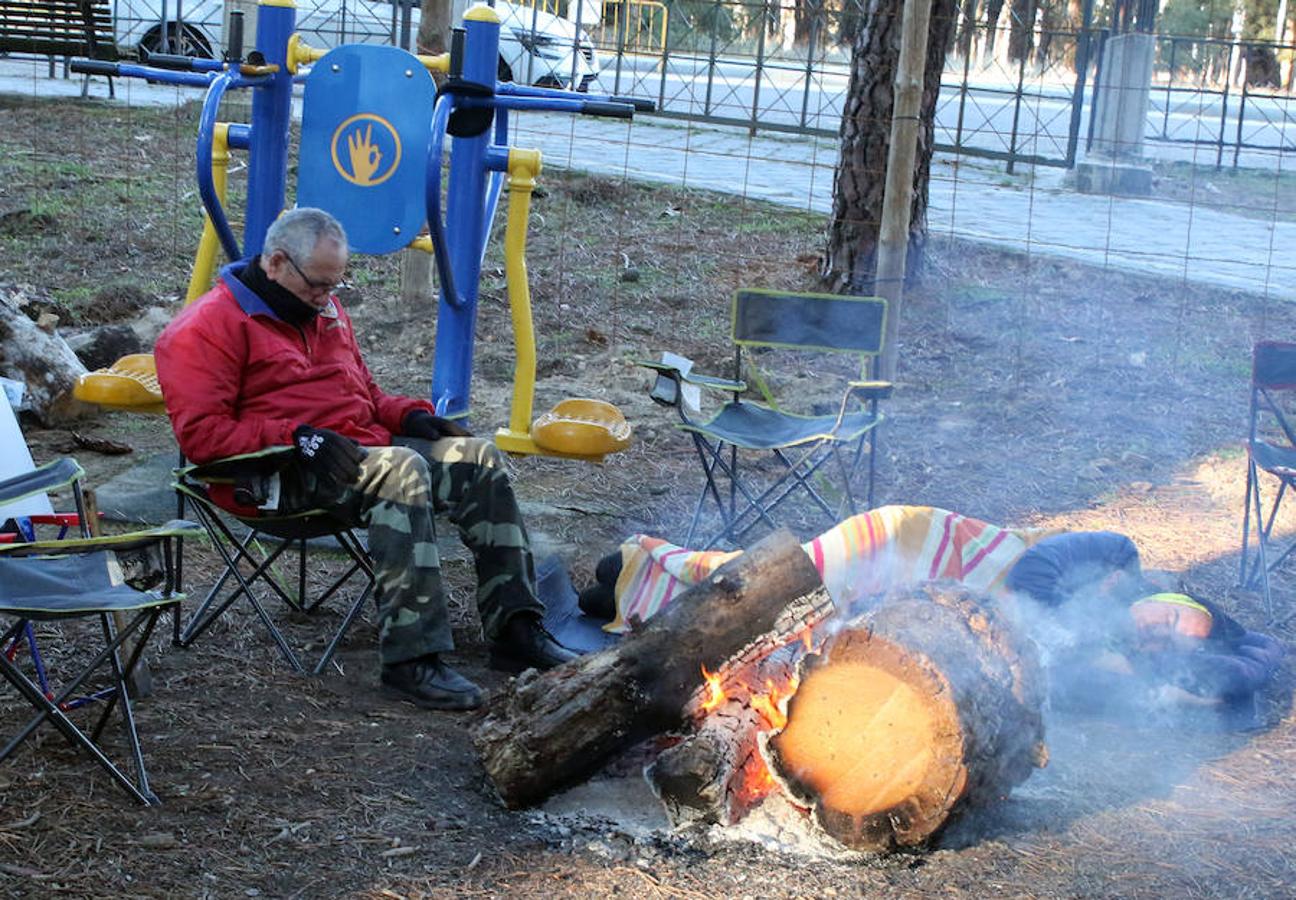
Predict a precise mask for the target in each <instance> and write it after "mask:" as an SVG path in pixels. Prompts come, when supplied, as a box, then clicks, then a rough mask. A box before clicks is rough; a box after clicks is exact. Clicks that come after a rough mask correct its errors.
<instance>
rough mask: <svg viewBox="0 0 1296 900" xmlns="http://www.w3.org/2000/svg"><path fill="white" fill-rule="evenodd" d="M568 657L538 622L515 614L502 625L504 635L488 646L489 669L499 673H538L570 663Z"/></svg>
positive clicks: (568, 653) (566, 650) (525, 615)
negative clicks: (528, 670)
mask: <svg viewBox="0 0 1296 900" xmlns="http://www.w3.org/2000/svg"><path fill="white" fill-rule="evenodd" d="M577 655H578V654H576V653H572V652H571V651H570V650H568V649H567V648H566V647H564V646H563V645H562V644H560V643H558V642H557V641H555V640H554V638H553V635H551V634H550V633H549V632H547V631H545V630H544V626H543V625H541V624H540V618H539V617H538V616H536V615H534V614H531V613H518V614H517V615H515V616H513V617H511V618H510V619H509V620H508V621H507V622H505V623H504V634H503V635H501V636H500V638H499V639H498V640H496V641H495V643H493V644H492V645H491V650H490V666H491V668H492V669H498V670H499V671H502V672H521V671H523V670H524V669H539V670H541V671H542V672H543V671H545V670H546V669H552V668H553V667H554V666H561V665H562V664H563V663H565V662H567V661H568V660H573V659H575V658H576V657H577Z"/></svg>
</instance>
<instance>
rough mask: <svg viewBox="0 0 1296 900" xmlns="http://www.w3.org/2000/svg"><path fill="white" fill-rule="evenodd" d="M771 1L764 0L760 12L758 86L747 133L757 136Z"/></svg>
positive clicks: (756, 86)
mask: <svg viewBox="0 0 1296 900" xmlns="http://www.w3.org/2000/svg"><path fill="white" fill-rule="evenodd" d="M769 5H770V0H764V2H763V3H762V4H761V11H760V36H759V37H758V38H757V39H756V84H755V85H754V86H753V88H752V112H751V126H750V127H749V128H748V129H747V133H748V134H749V135H751V136H752V137H755V136H756V123H757V122H759V121H760V95H761V81H763V80H764V78H765V30H766V28H767V27H768V26H769Z"/></svg>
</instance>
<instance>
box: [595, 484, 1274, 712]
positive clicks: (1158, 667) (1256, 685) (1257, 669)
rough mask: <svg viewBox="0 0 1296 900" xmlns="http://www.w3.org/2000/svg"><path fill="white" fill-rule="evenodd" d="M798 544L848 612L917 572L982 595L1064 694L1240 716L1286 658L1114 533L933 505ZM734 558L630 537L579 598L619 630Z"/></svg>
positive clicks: (853, 522)
mask: <svg viewBox="0 0 1296 900" xmlns="http://www.w3.org/2000/svg"><path fill="white" fill-rule="evenodd" d="M802 546H803V549H805V551H806V553H807V555H809V556H810V558H811V559H812V560H813V561H814V563H815V565H816V567H817V568H818V570H819V573H820V577H821V578H822V579H823V581H824V584H825V586H826V587H827V589H828V592H829V594H830V595H831V596H832V598H833V602H834V605H835V606H836V607H837V609H838V610H841V611H842V613H843V614H844V615H854V614H856V613H858V612H861V611H863V610H865V609H867V608H868V605H869V604H870V603H871V602H873V599H874V598H876V597H878V596H880V595H882V594H884V593H885V592H886V591H888V590H890V589H893V588H897V587H903V586H905V585H913V584H918V583H920V582H922V581H934V580H942V579H948V580H953V581H958V582H960V583H962V584H964V585H966V586H967V587H969V588H972V589H973V590H977V591H980V592H983V593H985V594H987V595H988V596H989V597H990V598H991V599H993V600H994V602H995V604H996V606H997V607H998V608H1000V609H1001V610H1002V611H1003V612H1004V613H1005V614H1006V615H1008V616H1010V617H1011V618H1013V619H1014V620H1015V621H1017V622H1019V623H1020V625H1021V627H1023V628H1024V629H1026V630H1027V631H1028V632H1029V633H1030V634H1031V635H1032V637H1034V638H1035V640H1036V642H1037V644H1039V645H1040V647H1041V651H1042V654H1043V656H1044V661H1045V663H1046V665H1047V666H1048V668H1049V669H1050V671H1051V672H1053V673H1055V676H1057V677H1055V678H1054V682H1055V684H1057V685H1059V686H1060V687H1061V688H1062V689H1063V691H1064V692H1065V690H1067V689H1069V688H1070V687H1071V686H1073V685H1074V686H1075V688H1076V689H1077V690H1080V691H1083V692H1085V693H1088V694H1094V693H1101V692H1102V690H1103V688H1100V687H1099V686H1100V685H1105V686H1106V687H1107V688H1111V687H1112V685H1113V684H1121V683H1123V684H1125V685H1126V686H1127V690H1126V693H1127V694H1129V695H1131V696H1132V695H1135V694H1138V695H1139V696H1140V698H1141V700H1145V701H1147V702H1155V703H1157V704H1165V703H1168V702H1179V703H1182V704H1184V705H1202V706H1207V707H1214V708H1218V709H1220V710H1222V711H1226V712H1229V713H1232V712H1238V721H1239V722H1240V723H1241V722H1243V720H1244V719H1245V715H1244V713H1245V711H1246V710H1247V709H1248V708H1249V707H1250V706H1253V703H1254V698H1255V696H1256V692H1257V691H1259V690H1260V689H1261V688H1262V687H1263V686H1264V685H1265V684H1267V683H1268V682H1269V681H1270V680H1271V678H1272V677H1273V675H1274V673H1275V671H1276V669H1277V666H1278V664H1279V661H1280V660H1281V658H1282V655H1283V649H1282V645H1281V644H1280V643H1279V642H1278V641H1276V640H1274V639H1273V638H1271V637H1268V636H1266V635H1262V634H1258V633H1256V632H1251V631H1248V630H1247V629H1245V628H1243V627H1242V626H1241V625H1239V624H1238V623H1237V622H1235V621H1234V620H1233V619H1231V618H1230V617H1228V616H1227V615H1226V614H1225V613H1224V612H1223V611H1222V610H1220V609H1219V608H1218V607H1216V606H1215V605H1214V604H1211V603H1209V602H1207V601H1204V600H1199V599H1195V598H1190V597H1187V596H1186V595H1182V594H1177V593H1173V592H1170V591H1168V590H1167V588H1166V585H1163V584H1157V583H1156V582H1155V581H1153V580H1151V579H1150V578H1149V576H1148V575H1146V574H1145V573H1144V572H1143V570H1142V567H1141V564H1140V561H1139V554H1138V548H1137V547H1136V546H1135V545H1134V543H1133V541H1131V540H1130V539H1129V538H1128V537H1126V536H1125V535H1122V534H1117V533H1114V532H1064V533H1055V532H1050V531H1044V530H1039V529H1005V528H1000V527H998V526H995V525H991V524H989V523H986V522H982V521H980V520H977V519H972V518H970V517H967V516H962V515H960V514H958V513H953V512H950V511H948V510H942V509H937V508H934V507H925V506H885V507H879V508H878V509H874V510H871V511H869V512H867V513H862V514H860V515H858V516H854V517H852V518H850V519H847V520H846V521H844V522H842V523H840V524H839V525H838V526H836V527H835V528H833V529H830V530H829V531H827V532H825V533H824V534H821V535H819V536H818V537H817V538H815V539H813V540H811V541H809V542H807V543H805V544H803V545H802ZM736 555H737V552H722V551H692V550H688V549H687V548H683V547H678V546H675V545H673V544H670V543H668V542H666V541H663V540H661V539H659V538H652V537H649V536H646V535H635V536H633V537H632V538H630V539H628V540H627V541H625V542H624V543H623V544H622V545H621V546H620V548H618V550H617V551H615V552H614V553H611V554H609V555H607V556H605V557H603V558H602V559H601V560H600V561H599V562H598V564H597V566H596V567H595V584H594V585H592V586H591V587H589V588H587V589H586V590H585V591H583V592H582V594H581V597H580V602H581V605H582V608H583V609H585V610H586V612H588V613H589V614H591V615H595V616H597V617H600V618H605V619H611V620H612V621H610V622H609V623H608V625H606V626H605V628H606V629H607V630H610V631H615V632H623V631H627V630H629V629H630V628H632V627H633V624H634V622H635V620H645V621H646V620H647V619H648V618H650V617H651V616H652V615H655V614H656V613H657V612H659V611H660V610H661V609H662V608H664V607H665V606H666V605H668V604H669V603H670V602H671V600H673V599H674V598H675V597H677V596H678V595H679V594H681V593H683V592H684V591H685V590H687V589H688V587H689V586H691V585H692V584H695V583H697V582H698V581H701V580H702V579H704V578H706V577H707V576H708V575H709V574H710V573H711V572H712V571H714V570H715V569H716V568H717V567H718V566H720V565H722V564H723V563H724V562H726V561H728V560H729V559H732V558H733V557H734V556H736ZM1203 623H1209V624H1203ZM1185 629H1187V631H1185ZM1062 676H1065V677H1062Z"/></svg>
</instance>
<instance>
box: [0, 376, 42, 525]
mask: <svg viewBox="0 0 1296 900" xmlns="http://www.w3.org/2000/svg"><path fill="white" fill-rule="evenodd" d="M35 467H36V464H35V463H34V462H32V455H31V451H30V450H28V449H27V441H25V440H24V439H23V435H22V429H21V428H19V427H18V417H17V416H16V415H14V411H13V408H12V407H11V406H10V405H9V398H8V397H7V396H6V395H5V394H0V481H3V480H4V479H6V478H12V477H14V476H15V475H22V474H23V473H25V472H30V471H31V470H32V469H34V468H35ZM53 511H54V509H53V507H51V506H50V502H49V497H47V496H45V495H44V494H37V495H35V496H34V497H24V498H23V499H22V500H19V501H18V502H17V503H7V504H3V505H0V522H3V521H4V520H5V519H12V518H13V517H15V516H36V515H43V514H48V513H52V512H53Z"/></svg>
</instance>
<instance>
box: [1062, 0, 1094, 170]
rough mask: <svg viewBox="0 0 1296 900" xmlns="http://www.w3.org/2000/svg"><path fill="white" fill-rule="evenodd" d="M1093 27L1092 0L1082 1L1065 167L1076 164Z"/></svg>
mask: <svg viewBox="0 0 1296 900" xmlns="http://www.w3.org/2000/svg"><path fill="white" fill-rule="evenodd" d="M1092 25H1093V0H1084V7H1083V10H1082V12H1081V14H1080V32H1079V34H1077V35H1076V64H1075V69H1076V77H1075V87H1074V88H1073V89H1072V91H1071V121H1070V123H1068V125H1067V148H1066V167H1067V168H1068V169H1071V168H1074V167H1075V164H1076V147H1077V145H1078V144H1079V143H1080V117H1081V116H1083V115H1084V99H1085V76H1086V75H1087V74H1088V73H1089V30H1090V28H1091V27H1092Z"/></svg>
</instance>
